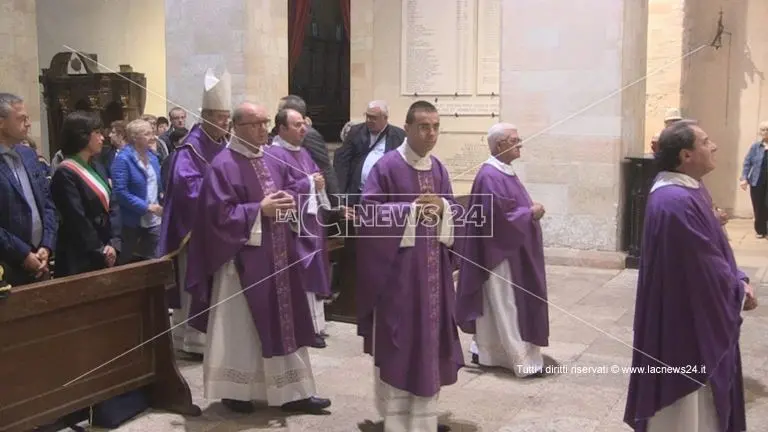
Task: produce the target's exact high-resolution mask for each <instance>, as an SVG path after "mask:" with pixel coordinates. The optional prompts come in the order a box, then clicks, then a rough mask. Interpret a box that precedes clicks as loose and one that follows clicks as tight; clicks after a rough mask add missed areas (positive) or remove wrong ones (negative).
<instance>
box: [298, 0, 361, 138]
mask: <svg viewBox="0 0 768 432" xmlns="http://www.w3.org/2000/svg"><path fill="white" fill-rule="evenodd" d="M349 8H350V1H349V0H289V1H288V35H289V37H288V41H289V42H288V44H289V48H288V55H289V75H288V80H289V81H288V82H289V87H290V92H291V94H295V95H299V96H301V97H302V98H304V100H305V101H306V102H307V115H308V116H309V117H310V118H311V119H312V126H313V127H314V128H315V129H317V131H318V132H320V133H321V134H322V135H323V137H324V138H325V140H326V142H338V141H339V140H340V138H339V133H340V132H341V129H342V128H343V127H344V124H345V123H346V122H347V121H348V120H349Z"/></svg>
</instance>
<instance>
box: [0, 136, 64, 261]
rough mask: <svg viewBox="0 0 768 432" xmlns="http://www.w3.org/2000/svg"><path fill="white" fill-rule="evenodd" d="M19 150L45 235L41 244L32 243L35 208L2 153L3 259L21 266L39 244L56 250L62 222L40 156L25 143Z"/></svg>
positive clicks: (0, 222)
mask: <svg viewBox="0 0 768 432" xmlns="http://www.w3.org/2000/svg"><path fill="white" fill-rule="evenodd" d="M15 150H16V153H18V154H19V156H20V157H21V161H22V163H23V164H24V167H25V168H26V169H27V176H28V177H29V183H30V184H31V185H32V193H33V194H34V195H35V201H36V203H37V208H38V210H39V211H40V220H41V221H42V223H43V238H42V241H41V242H40V244H39V245H32V244H30V241H31V238H30V236H31V235H32V209H31V208H30V207H29V204H27V200H26V199H25V198H24V192H23V191H22V189H21V185H20V184H19V181H18V180H16V175H15V174H14V172H13V168H12V167H11V166H9V165H8V163H7V162H6V161H5V158H4V157H2V156H0V209H2V210H0V261H3V262H7V263H8V264H9V265H11V266H14V267H16V266H18V267H19V268H21V267H20V266H21V264H22V263H23V262H24V259H25V258H26V257H27V255H28V254H29V252H31V251H33V250H34V249H37V248H38V247H45V248H47V249H48V250H49V251H51V252H54V247H55V245H56V231H57V229H58V225H59V219H58V215H57V214H56V207H55V206H54V205H53V200H52V199H51V192H50V189H49V186H48V179H47V177H48V173H47V172H45V171H44V170H43V169H42V168H41V167H40V163H39V162H38V160H37V153H35V151H34V150H32V149H31V148H29V147H25V146H23V145H17V146H15Z"/></svg>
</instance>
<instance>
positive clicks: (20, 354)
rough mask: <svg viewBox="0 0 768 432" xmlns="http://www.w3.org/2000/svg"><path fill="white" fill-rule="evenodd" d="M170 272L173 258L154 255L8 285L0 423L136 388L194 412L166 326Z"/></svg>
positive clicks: (53, 415) (9, 424) (9, 427)
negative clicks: (99, 267)
mask: <svg viewBox="0 0 768 432" xmlns="http://www.w3.org/2000/svg"><path fill="white" fill-rule="evenodd" d="M172 280H173V273H172V263H171V261H170V260H152V261H145V262H142V263H136V264H131V265H126V266H122V267H117V268H113V269H107V270H101V271H98V272H92V273H86V274H82V275H77V276H72V277H67V278H61V279H54V280H51V281H47V282H41V283H37V284H33V285H26V286H20V287H14V288H13V289H12V290H11V294H10V296H9V297H8V298H6V299H4V300H0V431H4V432H15V431H27V430H30V429H32V428H34V427H36V426H40V425H43V424H47V423H50V422H53V421H55V420H56V419H58V418H59V417H61V416H63V415H66V414H69V413H72V412H74V411H77V410H79V409H83V408H87V407H89V406H92V405H94V404H96V403H98V402H102V401H105V400H107V399H109V398H111V397H114V396H117V395H120V394H123V393H125V392H127V391H130V390H134V389H138V388H145V389H146V394H147V395H148V398H149V402H150V406H151V407H152V408H155V409H160V410H166V411H170V412H174V413H179V414H183V415H189V416H197V415H200V408H199V407H197V406H195V405H194V404H193V403H192V397H191V394H190V391H189V386H188V385H187V382H186V381H185V380H184V378H183V377H182V376H181V374H180V373H179V370H178V368H177V367H176V363H175V360H174V355H173V348H172V345H171V335H170V333H169V332H168V329H169V326H170V324H169V319H168V308H167V306H166V300H165V286H166V284H167V283H169V282H172ZM161 334H162V335H161ZM158 335H161V336H159V337H158ZM142 344H143V345H142ZM140 345H141V346H140ZM137 346H140V347H139V348H136V349H134V348H135V347H137ZM86 374H87V375H86ZM80 377H82V378H80ZM78 378H80V379H78ZM76 379H77V380H76ZM73 380H76V381H74V382H72V381H73ZM70 382H72V383H71V384H69V385H66V384H68V383H70ZM65 385H66V386H65Z"/></svg>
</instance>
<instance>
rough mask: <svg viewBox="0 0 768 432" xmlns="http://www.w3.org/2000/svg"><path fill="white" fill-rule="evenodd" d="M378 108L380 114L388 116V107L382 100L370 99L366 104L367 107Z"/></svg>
mask: <svg viewBox="0 0 768 432" xmlns="http://www.w3.org/2000/svg"><path fill="white" fill-rule="evenodd" d="M374 108H378V109H379V110H380V111H381V113H382V114H384V116H385V117H389V108H388V107H387V103H386V102H385V101H383V100H375V101H371V102H370V103H369V104H368V109H374Z"/></svg>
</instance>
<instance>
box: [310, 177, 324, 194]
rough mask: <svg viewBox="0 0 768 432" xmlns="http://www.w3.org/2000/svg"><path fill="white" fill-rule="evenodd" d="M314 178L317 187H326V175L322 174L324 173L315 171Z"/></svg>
mask: <svg viewBox="0 0 768 432" xmlns="http://www.w3.org/2000/svg"><path fill="white" fill-rule="evenodd" d="M312 179H313V180H314V181H315V187H316V188H317V190H319V191H320V190H323V189H325V177H323V176H322V174H319V173H315V174H313V175H312Z"/></svg>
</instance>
